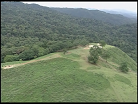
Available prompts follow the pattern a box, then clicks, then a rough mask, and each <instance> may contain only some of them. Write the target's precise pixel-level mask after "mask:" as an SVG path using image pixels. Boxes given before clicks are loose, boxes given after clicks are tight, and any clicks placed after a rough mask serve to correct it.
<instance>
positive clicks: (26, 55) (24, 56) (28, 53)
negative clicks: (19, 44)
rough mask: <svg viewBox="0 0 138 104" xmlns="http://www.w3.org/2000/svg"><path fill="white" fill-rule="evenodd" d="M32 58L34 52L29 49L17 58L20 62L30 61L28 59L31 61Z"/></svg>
mask: <svg viewBox="0 0 138 104" xmlns="http://www.w3.org/2000/svg"><path fill="white" fill-rule="evenodd" d="M34 56H35V53H34V51H33V50H31V49H28V50H25V51H23V52H22V53H21V54H20V55H19V58H20V59H22V60H30V59H33V58H34Z"/></svg>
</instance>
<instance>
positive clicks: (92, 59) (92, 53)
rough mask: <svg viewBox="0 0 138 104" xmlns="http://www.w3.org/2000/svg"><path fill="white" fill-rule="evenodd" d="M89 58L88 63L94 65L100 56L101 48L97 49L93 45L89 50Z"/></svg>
mask: <svg viewBox="0 0 138 104" xmlns="http://www.w3.org/2000/svg"><path fill="white" fill-rule="evenodd" d="M89 52H90V56H88V61H89V62H90V63H92V64H96V63H97V61H98V59H99V56H100V55H101V54H102V50H101V48H99V47H98V46H97V45H94V46H93V47H91V48H90V51H89Z"/></svg>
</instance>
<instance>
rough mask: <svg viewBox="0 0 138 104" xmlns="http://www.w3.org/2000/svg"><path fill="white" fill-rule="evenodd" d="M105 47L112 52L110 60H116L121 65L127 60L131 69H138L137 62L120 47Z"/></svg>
mask: <svg viewBox="0 0 138 104" xmlns="http://www.w3.org/2000/svg"><path fill="white" fill-rule="evenodd" d="M104 49H105V50H106V51H107V52H109V53H110V54H111V57H110V58H109V59H108V61H111V62H114V63H116V64H118V65H120V64H121V63H122V62H126V63H127V64H128V67H129V68H130V69H131V70H133V71H137V64H136V62H135V61H134V60H133V59H132V58H130V57H129V56H128V55H127V54H126V53H124V52H123V51H121V50H120V49H119V48H117V47H114V46H110V45H106V46H105V47H104Z"/></svg>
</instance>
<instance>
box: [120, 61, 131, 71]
mask: <svg viewBox="0 0 138 104" xmlns="http://www.w3.org/2000/svg"><path fill="white" fill-rule="evenodd" d="M119 69H120V70H121V71H122V72H128V70H129V69H128V67H127V63H126V62H123V63H121V65H120V67H119Z"/></svg>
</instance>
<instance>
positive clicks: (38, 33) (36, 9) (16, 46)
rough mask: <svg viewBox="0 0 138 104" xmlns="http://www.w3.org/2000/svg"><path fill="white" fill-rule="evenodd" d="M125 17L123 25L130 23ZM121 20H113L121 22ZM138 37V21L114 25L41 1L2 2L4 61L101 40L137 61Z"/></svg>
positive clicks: (2, 55)
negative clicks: (58, 9)
mask: <svg viewBox="0 0 138 104" xmlns="http://www.w3.org/2000/svg"><path fill="white" fill-rule="evenodd" d="M81 10H83V9H80V15H82V11H81ZM95 12H96V11H95ZM97 12H98V14H99V12H100V13H103V14H105V13H104V12H101V11H97ZM97 12H96V13H97ZM84 14H87V13H84ZM106 14H107V13H106ZM82 16H83V15H82ZM84 16H85V15H84ZM97 16H98V15H97ZM100 16H101V15H99V16H98V17H99V18H100ZM103 16H104V15H103ZM118 16H120V19H121V18H124V17H123V16H121V15H118ZM109 17H111V15H110V14H109ZM115 18H116V17H115ZM103 20H105V19H103ZM107 20H108V19H107ZM124 20H128V18H125V19H122V20H121V21H123V22H121V24H124V23H128V22H124ZM118 21H119V20H117V21H113V23H114V24H119V23H118ZM136 37H137V24H136V23H133V24H124V25H120V26H114V25H112V24H109V22H108V23H106V21H99V20H96V19H94V18H81V17H79V18H78V17H75V16H71V15H69V14H64V13H61V12H59V11H56V10H54V9H52V8H48V7H43V6H40V5H37V4H24V3H21V2H1V62H6V61H7V60H8V61H12V60H17V61H18V60H20V59H22V60H29V59H33V58H36V57H39V56H43V55H46V54H48V53H51V52H56V51H59V50H63V49H65V48H67V49H68V48H71V47H75V46H77V45H86V44H88V43H89V42H99V41H100V40H105V41H106V43H107V44H111V45H115V46H117V47H119V48H121V49H122V50H123V51H124V52H126V53H127V54H128V55H129V56H131V57H132V58H133V59H134V60H135V61H136V60H137V38H136ZM28 53H29V54H28Z"/></svg>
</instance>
